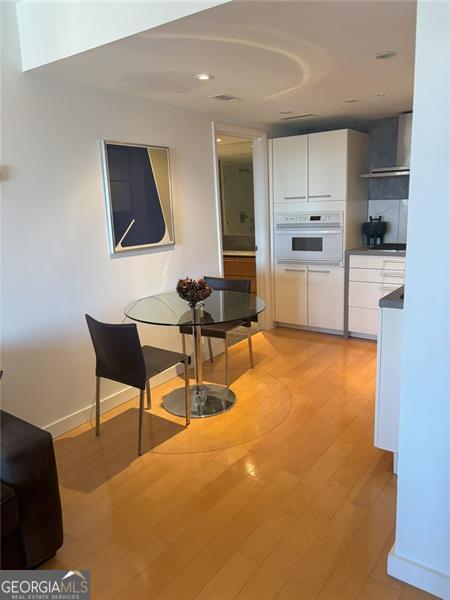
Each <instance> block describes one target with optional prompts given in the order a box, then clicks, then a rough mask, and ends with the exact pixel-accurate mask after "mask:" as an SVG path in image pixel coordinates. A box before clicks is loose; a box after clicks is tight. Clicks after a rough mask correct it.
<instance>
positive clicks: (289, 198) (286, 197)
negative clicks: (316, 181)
mask: <svg viewBox="0 0 450 600" xmlns="http://www.w3.org/2000/svg"><path fill="white" fill-rule="evenodd" d="M302 198H303V199H305V200H306V196H285V197H284V199H285V200H301V199H302Z"/></svg>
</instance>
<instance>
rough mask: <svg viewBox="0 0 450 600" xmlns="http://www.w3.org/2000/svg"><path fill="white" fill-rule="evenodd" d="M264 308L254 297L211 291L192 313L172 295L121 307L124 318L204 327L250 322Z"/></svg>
mask: <svg viewBox="0 0 450 600" xmlns="http://www.w3.org/2000/svg"><path fill="white" fill-rule="evenodd" d="M265 308H266V304H265V302H263V300H261V298H258V296H255V295H254V294H245V293H242V292H228V291H219V290H214V291H213V293H212V294H211V296H210V297H209V298H206V300H204V301H203V306H201V307H199V308H196V309H195V310H192V308H190V307H189V304H188V303H187V302H186V301H185V300H182V299H181V298H180V297H179V296H178V294H177V293H176V292H168V293H166V294H158V295H156V296H148V297H147V298H140V299H139V300H135V301H134V302H131V303H130V304H128V306H126V307H125V309H124V313H125V316H126V317H128V318H129V319H132V320H133V321H139V322H140V323H149V324H152V325H175V326H179V325H207V324H212V323H227V322H229V321H239V320H241V319H250V318H252V317H255V316H256V315H257V314H259V313H260V312H262V311H263V310H264V309H265Z"/></svg>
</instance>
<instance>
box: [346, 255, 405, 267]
mask: <svg viewBox="0 0 450 600" xmlns="http://www.w3.org/2000/svg"><path fill="white" fill-rule="evenodd" d="M350 268H353V269H354V268H356V269H378V270H381V269H387V270H394V271H404V270H405V257H404V256H371V255H369V256H361V255H359V254H351V255H350Z"/></svg>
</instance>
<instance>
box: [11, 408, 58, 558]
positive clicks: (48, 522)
mask: <svg viewBox="0 0 450 600" xmlns="http://www.w3.org/2000/svg"><path fill="white" fill-rule="evenodd" d="M0 419H1V568H2V569H32V568H34V567H37V566H38V565H40V564H41V563H43V562H44V561H46V560H47V559H49V558H50V557H52V556H53V555H54V554H55V553H56V551H57V550H58V548H60V547H61V545H62V543H63V527H62V514H61V500H60V496H59V487H58V475H57V471H56V462H55V454H54V451H53V440H52V437H51V435H50V434H49V433H48V432H46V431H43V430H42V429H39V427H35V426H34V425H31V424H30V423H27V422H26V421H22V419H18V418H17V417H14V416H13V415H11V414H9V413H7V412H4V411H0Z"/></svg>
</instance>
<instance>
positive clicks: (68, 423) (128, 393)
mask: <svg viewBox="0 0 450 600" xmlns="http://www.w3.org/2000/svg"><path fill="white" fill-rule="evenodd" d="M251 331H252V333H258V332H259V329H251ZM247 332H248V329H247V328H242V331H240V330H239V328H238V329H237V331H236V332H235V335H236V337H239V338H241V339H242V337H243V335H245V337H246V336H247ZM202 342H203V345H205V341H204V339H203V340H202ZM215 342H216V340H213V356H214V357H215V356H218V355H219V354H222V352H223V340H220V343H215ZM187 352H188V354H189V353H190V350H189V349H188V351H187ZM203 356H205V350H204V355H203ZM182 371H183V367H182V366H181V365H178V366H176V367H172V368H171V369H168V370H167V371H164V372H163V373H159V374H158V375H156V376H155V377H152V378H151V380H150V387H151V388H154V387H156V386H158V385H161V384H162V383H165V382H166V381H169V380H170V379H173V378H174V377H176V376H177V375H180V374H181V373H182ZM138 395H139V392H138V390H137V389H136V388H132V387H126V388H124V389H122V390H120V392H116V393H115V394H111V395H110V396H107V397H106V398H102V400H101V401H100V413H101V414H103V413H104V412H107V411H108V410H111V409H112V408H115V407H116V406H119V405H120V404H123V403H124V402H128V401H129V400H131V399H132V398H136V396H138ZM94 418H95V408H94V398H93V399H92V402H91V403H90V404H88V405H87V406H85V407H84V408H81V409H80V410H77V411H76V412H74V413H72V414H70V415H66V416H65V417H62V418H61V419H58V420H57V421H53V423H49V424H48V425H46V426H45V427H44V429H45V430H46V431H48V432H49V433H51V434H52V436H53V437H57V436H58V435H62V434H63V433H67V432H68V431H70V430H71V429H75V427H79V426H80V425H84V423H87V422H88V421H89V420H91V419H94Z"/></svg>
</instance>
